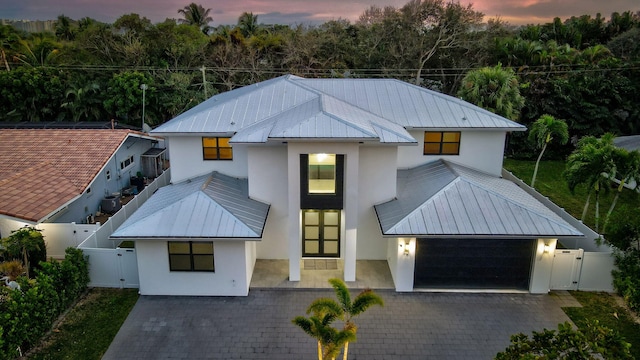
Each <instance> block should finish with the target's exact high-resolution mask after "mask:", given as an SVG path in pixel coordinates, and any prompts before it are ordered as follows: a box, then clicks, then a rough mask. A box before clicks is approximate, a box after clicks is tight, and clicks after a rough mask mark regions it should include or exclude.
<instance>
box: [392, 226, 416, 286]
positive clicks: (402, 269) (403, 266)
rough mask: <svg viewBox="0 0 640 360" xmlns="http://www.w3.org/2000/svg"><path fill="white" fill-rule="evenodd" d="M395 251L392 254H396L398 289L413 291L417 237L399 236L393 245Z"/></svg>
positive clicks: (395, 278)
mask: <svg viewBox="0 0 640 360" xmlns="http://www.w3.org/2000/svg"><path fill="white" fill-rule="evenodd" d="M393 248H394V249H395V252H394V253H392V255H391V256H394V255H395V256H396V262H395V264H396V272H395V277H394V282H395V285H396V291H398V292H402V291H413V273H414V270H415V261H416V251H415V249H416V239H415V238H399V239H397V241H396V245H394V247H393Z"/></svg>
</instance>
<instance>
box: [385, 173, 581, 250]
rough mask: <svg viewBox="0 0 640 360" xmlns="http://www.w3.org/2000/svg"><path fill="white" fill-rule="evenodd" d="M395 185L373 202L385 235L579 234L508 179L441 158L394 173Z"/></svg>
mask: <svg viewBox="0 0 640 360" xmlns="http://www.w3.org/2000/svg"><path fill="white" fill-rule="evenodd" d="M397 186H398V197H397V198H396V199H394V200H391V201H389V202H386V203H383V204H379V205H376V206H375V211H376V213H377V215H378V220H379V222H380V227H381V229H382V232H383V234H384V235H387V236H424V237H428V236H434V237H439V236H456V237H457V236H468V237H486V236H501V237H509V236H514V237H563V236H566V237H581V236H584V235H583V234H582V233H581V232H580V231H578V230H577V229H575V228H574V227H573V226H571V225H570V224H568V223H567V222H566V221H564V220H563V219H562V218H561V217H560V216H558V215H557V214H555V213H554V212H553V211H551V210H550V209H548V208H547V207H545V206H544V205H543V204H542V203H540V202H539V201H538V200H536V199H535V198H533V197H532V196H530V195H529V194H527V193H526V192H525V191H524V190H522V189H520V188H519V187H518V186H517V185H516V184H514V183H513V182H511V181H508V180H506V179H502V178H498V177H495V176H491V175H488V174H484V173H481V172H478V171H475V170H472V169H469V168H466V167H463V166H460V165H454V164H451V163H449V162H445V161H443V160H436V161H434V162H431V163H428V164H425V165H422V166H418V167H416V168H412V169H408V170H400V171H398V181H397Z"/></svg>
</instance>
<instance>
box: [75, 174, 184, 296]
mask: <svg viewBox="0 0 640 360" xmlns="http://www.w3.org/2000/svg"><path fill="white" fill-rule="evenodd" d="M170 178H171V177H170V173H169V170H167V171H165V172H163V173H162V174H161V175H160V176H159V177H157V178H156V179H155V180H154V181H153V182H152V183H151V184H149V185H147V186H146V187H145V188H144V190H142V191H141V192H140V193H139V194H138V195H136V196H135V197H134V198H133V199H132V200H131V201H129V202H128V203H127V204H126V205H124V206H123V207H122V208H121V209H120V210H119V211H118V212H117V213H115V214H114V215H113V216H111V217H110V218H109V220H107V221H106V222H105V223H104V224H102V226H99V227H98V228H97V229H96V230H95V231H94V232H93V233H92V234H91V235H89V236H88V237H86V240H84V241H83V242H82V243H80V244H79V245H78V248H80V249H82V251H83V252H84V254H85V255H88V256H89V278H90V281H89V286H94V287H115V288H138V287H140V283H139V281H138V262H137V259H136V252H135V249H121V248H118V247H117V246H118V243H116V242H115V241H112V240H109V236H111V234H113V232H114V231H115V230H116V229H117V228H118V227H119V226H120V225H122V223H123V222H124V221H125V220H126V219H127V218H129V216H131V214H133V213H134V212H135V211H136V210H138V208H139V207H140V206H141V205H142V204H144V202H145V201H147V199H149V197H150V196H151V195H153V193H154V192H156V190H158V188H160V187H162V186H165V185H167V184H169V180H170Z"/></svg>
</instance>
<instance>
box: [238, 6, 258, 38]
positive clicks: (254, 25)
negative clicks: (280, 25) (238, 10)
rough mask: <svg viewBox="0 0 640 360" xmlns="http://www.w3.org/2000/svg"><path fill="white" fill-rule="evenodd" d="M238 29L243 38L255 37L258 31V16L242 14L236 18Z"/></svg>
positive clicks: (250, 13) (248, 13)
mask: <svg viewBox="0 0 640 360" xmlns="http://www.w3.org/2000/svg"><path fill="white" fill-rule="evenodd" d="M238 27H239V28H240V31H241V32H242V35H244V37H245V38H248V37H250V36H252V35H255V33H256V31H258V15H253V13H252V12H243V13H242V15H240V17H239V18H238Z"/></svg>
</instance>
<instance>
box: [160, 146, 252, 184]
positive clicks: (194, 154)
mask: <svg viewBox="0 0 640 360" xmlns="http://www.w3.org/2000/svg"><path fill="white" fill-rule="evenodd" d="M169 142H170V143H171V147H169V157H170V158H171V159H172V161H171V182H172V183H174V184H175V183H178V182H181V181H183V180H186V179H191V178H194V177H196V176H199V175H205V174H209V173H211V172H212V171H218V172H220V173H222V174H225V175H229V176H235V177H241V178H246V177H247V146H246V145H243V144H234V145H233V160H231V161H229V160H203V159H202V137H201V136H172V137H171V138H170V139H169Z"/></svg>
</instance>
